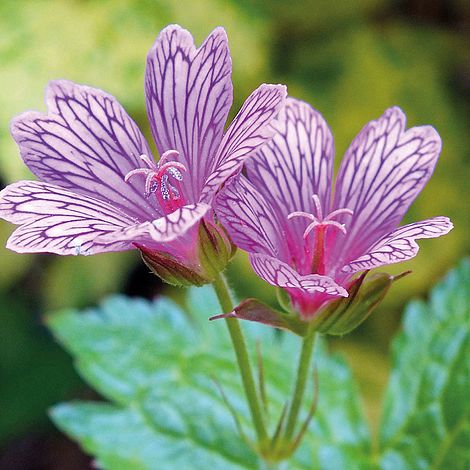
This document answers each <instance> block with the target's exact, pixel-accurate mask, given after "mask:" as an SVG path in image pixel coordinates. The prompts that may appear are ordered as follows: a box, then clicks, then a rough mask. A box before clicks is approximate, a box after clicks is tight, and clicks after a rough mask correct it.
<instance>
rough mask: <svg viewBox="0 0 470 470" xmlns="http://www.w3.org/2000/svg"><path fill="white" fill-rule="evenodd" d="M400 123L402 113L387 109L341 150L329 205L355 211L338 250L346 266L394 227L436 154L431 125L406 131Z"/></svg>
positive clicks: (437, 143)
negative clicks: (342, 152) (346, 234)
mask: <svg viewBox="0 0 470 470" xmlns="http://www.w3.org/2000/svg"><path fill="white" fill-rule="evenodd" d="M405 124H406V118H405V115H404V114H403V112H402V111H401V110H400V109H399V108H397V107H395V108H390V109H388V110H387V111H386V112H385V113H384V114H383V116H382V117H380V118H379V119H378V120H376V121H372V122H370V123H369V124H367V125H366V126H365V127H364V128H363V129H362V131H361V132H360V133H359V135H358V136H357V137H356V138H355V139H354V141H353V143H352V144H351V146H350V147H349V149H348V151H347V152H346V155H345V157H344V160H343V162H342V164H341V167H340V170H339V173H338V178H337V182H336V187H335V201H334V207H333V208H334V209H336V208H345V207H347V208H349V209H352V210H353V211H354V216H353V218H352V220H351V221H347V222H348V223H347V226H346V227H347V230H348V236H347V237H346V238H345V239H344V243H343V242H342V247H341V248H339V250H341V251H342V253H343V257H342V259H343V260H344V261H345V262H348V261H350V260H352V259H354V258H356V257H358V256H360V255H362V254H363V253H364V252H365V251H366V250H367V249H368V248H369V247H370V246H371V245H372V244H374V243H375V242H376V241H377V240H379V239H381V238H382V237H383V236H384V235H385V234H387V233H390V232H391V231H392V230H394V229H395V228H396V227H397V225H398V224H399V222H400V220H401V219H402V217H403V215H404V214H405V212H406V210H407V209H408V207H409V206H410V204H411V203H412V202H413V201H414V199H415V198H416V196H417V195H418V194H419V192H420V191H421V190H422V189H423V187H424V185H425V184H426V183H427V181H428V180H429V178H430V176H431V174H432V172H433V170H434V166H435V165H436V162H437V159H438V156H439V152H440V150H441V139H440V137H439V135H438V133H437V132H436V130H435V129H434V128H433V127H431V126H422V127H412V128H411V129H408V130H405ZM344 221H346V219H344Z"/></svg>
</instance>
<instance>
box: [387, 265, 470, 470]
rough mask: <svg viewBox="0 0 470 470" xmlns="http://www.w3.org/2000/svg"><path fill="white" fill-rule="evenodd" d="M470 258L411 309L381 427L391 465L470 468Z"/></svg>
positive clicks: (396, 345)
mask: <svg viewBox="0 0 470 470" xmlns="http://www.w3.org/2000/svg"><path fill="white" fill-rule="evenodd" d="M469 285H470V262H469V261H468V260H466V261H464V262H462V263H461V264H460V265H459V266H458V268H456V269H455V270H454V271H452V272H451V273H450V274H449V275H448V277H447V278H446V279H445V280H444V281H443V282H442V283H441V284H439V285H438V286H437V287H436V288H435V289H434V290H433V292H432V294H431V298H430V300H429V302H428V303H424V302H414V303H411V304H410V305H409V306H408V308H407V309H406V313H405V322H404V331H403V333H402V334H401V335H400V336H399V337H398V338H397V339H396V340H395V343H394V348H393V362H394V365H393V371H392V375H391V380H390V384H389V387H388V391H387V395H386V400H385V409H384V418H383V423H382V429H381V449H382V458H381V465H382V468H384V469H410V470H411V469H413V470H415V469H440V468H449V469H450V468H452V469H464V468H469V467H470V445H469V444H470V399H469V390H470V361H469V358H470V291H469Z"/></svg>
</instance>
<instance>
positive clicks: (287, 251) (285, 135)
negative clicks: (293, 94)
mask: <svg viewBox="0 0 470 470" xmlns="http://www.w3.org/2000/svg"><path fill="white" fill-rule="evenodd" d="M274 127H275V128H276V131H277V133H276V135H275V137H274V138H273V139H272V140H271V141H270V142H269V143H268V144H266V145H265V146H264V147H263V148H261V149H259V150H258V151H257V152H256V155H255V157H254V158H252V159H250V160H249V161H248V162H247V164H246V171H247V177H244V176H242V175H240V176H238V177H236V178H234V179H233V181H231V183H230V184H228V185H227V187H226V189H225V190H224V192H223V193H220V194H219V195H218V196H217V206H216V211H217V215H218V217H219V218H220V219H221V221H222V223H223V224H224V226H225V227H226V228H227V230H228V232H229V234H230V235H231V237H232V239H233V241H234V243H235V244H236V245H238V246H239V247H240V248H242V249H244V250H246V251H247V252H249V254H250V261H251V264H252V266H253V269H254V270H255V272H256V273H257V274H258V275H259V276H260V277H261V278H263V279H264V280H265V281H266V282H268V283H270V284H272V285H274V286H278V287H281V288H284V289H286V290H287V292H288V293H289V295H290V298H291V301H292V304H293V305H294V306H295V308H296V309H297V311H299V312H300V314H301V316H302V317H303V318H309V317H312V315H314V314H315V312H317V311H318V308H319V307H320V306H323V305H325V303H327V302H330V301H332V300H336V299H338V298H340V297H342V296H343V297H346V296H348V288H349V287H350V286H351V279H352V277H353V276H354V275H355V274H356V273H357V272H359V271H364V270H369V269H373V268H376V267H378V266H382V265H386V264H390V263H397V262H399V261H404V260H407V259H409V258H412V257H413V256H415V255H416V254H417V252H418V245H417V244H416V241H415V240H417V239H419V238H433V237H439V236H441V235H444V234H446V233H447V232H449V231H450V230H451V229H452V223H451V222H450V220H449V219H448V218H447V217H434V218H431V219H427V220H423V221H421V222H416V223H412V224H408V225H404V226H402V227H398V225H399V223H400V221H401V219H402V218H403V216H404V214H405V212H406V211H407V209H408V207H409V206H410V204H411V203H412V202H413V200H414V199H415V198H416V196H417V195H418V193H419V192H420V191H421V190H422V189H423V187H424V185H425V184H426V183H427V181H428V180H429V178H430V176H431V174H432V172H433V170H434V166H435V165H436V162H437V159H438V156H439V152H440V150H441V139H440V138H439V135H438V134H437V132H436V131H435V129H434V128H432V127H431V126H421V127H413V128H411V129H408V130H406V129H405V115H404V114H403V112H402V111H401V110H400V109H399V108H396V107H395V108H390V109H388V110H387V111H385V113H384V114H383V116H381V117H380V118H379V119H377V120H376V121H371V122H370V123H369V124H367V125H366V126H365V127H364V128H363V129H362V130H361V132H360V133H359V135H358V136H357V137H356V138H355V139H354V140H353V142H352V144H351V146H350V147H349V149H348V151H347V152H346V155H345V157H344V159H343V161H342V163H341V166H340V169H339V172H338V176H337V178H336V183H335V188H334V196H333V195H332V187H333V159H334V154H333V152H334V150H333V137H332V135H331V132H330V129H329V128H328V126H327V124H326V122H325V120H324V119H323V117H322V116H321V115H320V114H319V113H318V112H317V111H315V110H314V109H312V108H311V107H310V106H309V105H308V104H306V103H303V102H301V101H298V100H295V99H291V98H289V99H288V100H287V102H286V106H285V108H284V109H283V110H282V111H281V113H280V114H279V118H278V120H277V121H276V122H275V124H274Z"/></svg>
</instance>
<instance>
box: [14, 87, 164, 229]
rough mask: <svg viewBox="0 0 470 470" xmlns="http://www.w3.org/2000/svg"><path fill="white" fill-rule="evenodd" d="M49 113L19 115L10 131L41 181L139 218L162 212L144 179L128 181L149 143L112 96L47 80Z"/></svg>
mask: <svg viewBox="0 0 470 470" xmlns="http://www.w3.org/2000/svg"><path fill="white" fill-rule="evenodd" d="M46 102H47V105H48V114H47V115H44V114H41V113H37V112H27V113H24V114H22V115H20V116H18V117H16V118H15V119H14V120H13V121H12V124H11V132H12V135H13V137H14V139H15V140H16V142H17V144H18V146H19V148H20V152H21V156H22V157H23V160H24V161H25V163H26V165H28V167H29V168H30V170H31V171H32V172H33V173H34V174H35V175H36V176H37V177H38V178H40V179H41V180H43V181H46V182H48V183H51V184H55V185H58V186H61V187H63V188H66V189H69V190H70V191H73V192H77V193H79V194H82V195H85V196H90V197H93V198H96V199H100V200H101V201H105V202H107V203H110V204H113V205H114V206H116V207H119V208H120V209H121V210H122V211H124V212H126V213H128V214H129V215H132V216H133V217H135V218H136V219H139V220H146V219H147V220H148V219H153V218H155V217H157V216H158V213H157V212H156V211H155V209H154V208H153V207H152V206H151V205H150V203H149V201H148V200H147V199H145V197H144V192H145V188H144V181H143V180H142V179H140V178H134V179H133V180H131V181H130V182H129V183H125V182H124V176H125V175H126V173H128V172H129V171H130V170H133V169H135V168H138V167H140V166H142V163H141V161H140V159H139V156H140V155H141V154H146V155H150V150H149V148H148V145H147V143H146V141H145V139H144V137H143V135H142V133H141V132H140V130H139V129H138V127H137V125H136V124H135V123H134V121H133V120H132V119H131V118H130V117H129V116H128V115H127V114H126V112H125V111H124V109H123V108H122V107H121V105H120V104H119V103H118V102H117V101H116V99H115V98H113V97H112V96H111V95H108V94H107V93H104V92H103V91H101V90H98V89H95V88H90V87H87V86H81V85H77V84H75V83H72V82H68V81H65V80H59V81H55V82H51V83H49V86H48V88H47V92H46Z"/></svg>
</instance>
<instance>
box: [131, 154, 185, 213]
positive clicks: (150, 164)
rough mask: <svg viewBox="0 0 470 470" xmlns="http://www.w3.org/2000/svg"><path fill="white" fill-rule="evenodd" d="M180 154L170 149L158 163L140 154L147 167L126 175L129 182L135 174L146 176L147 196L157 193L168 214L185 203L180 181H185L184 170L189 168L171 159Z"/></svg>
mask: <svg viewBox="0 0 470 470" xmlns="http://www.w3.org/2000/svg"><path fill="white" fill-rule="evenodd" d="M178 156H179V152H178V151H176V150H168V151H166V152H165V153H164V154H163V155H162V156H161V158H160V160H159V162H158V163H156V162H154V161H153V160H152V159H151V158H149V157H148V156H147V155H140V159H141V160H142V161H143V162H144V163H145V165H146V166H147V167H146V168H145V167H144V168H136V169H135V170H132V171H129V173H127V174H126V176H125V177H124V181H125V182H126V183H127V182H128V181H129V180H130V179H131V178H133V177H134V176H137V175H143V176H144V177H145V193H144V194H145V197H147V198H148V197H150V196H151V195H152V194H155V196H156V198H157V200H158V202H159V203H160V206H161V207H162V209H163V210H164V212H165V213H166V214H168V213H170V212H173V211H175V210H176V209H178V208H180V207H182V206H184V204H185V201H184V197H183V194H182V191H181V185H180V182H181V181H183V172H185V171H187V169H186V167H185V166H184V165H183V164H182V163H179V162H175V161H173V160H170V159H171V158H177V157H178Z"/></svg>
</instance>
